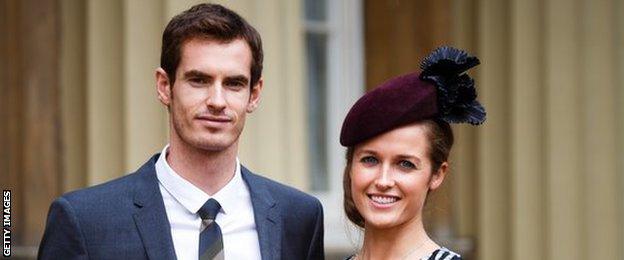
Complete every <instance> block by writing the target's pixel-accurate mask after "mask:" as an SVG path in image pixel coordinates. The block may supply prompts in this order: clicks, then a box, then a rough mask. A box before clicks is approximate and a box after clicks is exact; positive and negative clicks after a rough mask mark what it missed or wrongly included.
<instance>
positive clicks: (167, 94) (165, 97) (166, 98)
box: [156, 68, 172, 107]
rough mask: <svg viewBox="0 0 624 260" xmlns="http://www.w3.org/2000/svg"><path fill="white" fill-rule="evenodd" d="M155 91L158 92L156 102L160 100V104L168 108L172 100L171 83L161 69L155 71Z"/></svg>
mask: <svg viewBox="0 0 624 260" xmlns="http://www.w3.org/2000/svg"><path fill="white" fill-rule="evenodd" d="M156 91H157V92H158V100H160V103H163V105H165V106H166V107H169V105H170V104H171V98H172V96H171V83H170V81H169V76H167V72H165V70H164V69H162V68H158V69H156Z"/></svg>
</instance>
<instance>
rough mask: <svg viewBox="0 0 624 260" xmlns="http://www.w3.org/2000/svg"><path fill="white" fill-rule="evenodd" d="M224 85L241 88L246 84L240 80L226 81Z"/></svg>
mask: <svg viewBox="0 0 624 260" xmlns="http://www.w3.org/2000/svg"><path fill="white" fill-rule="evenodd" d="M225 85H226V86H228V87H234V88H242V87H245V86H246V84H245V83H244V82H241V81H233V82H227V83H226V84H225Z"/></svg>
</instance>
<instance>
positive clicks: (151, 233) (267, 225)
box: [39, 155, 324, 259]
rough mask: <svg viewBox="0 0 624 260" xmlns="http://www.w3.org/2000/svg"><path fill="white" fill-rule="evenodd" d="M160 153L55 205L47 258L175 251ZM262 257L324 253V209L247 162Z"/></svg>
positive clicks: (156, 255) (44, 251)
mask: <svg viewBox="0 0 624 260" xmlns="http://www.w3.org/2000/svg"><path fill="white" fill-rule="evenodd" d="M157 159H158V155H155V156H154V157H152V158H151V159H150V160H149V161H148V162H147V163H145V164H144V165H143V166H142V167H141V168H140V169H139V170H137V171H136V172H134V173H132V174H130V175H127V176H124V177H121V178H119V179H116V180H113V181H110V182H108V183H104V184H101V185H98V186H94V187H91V188H87V189H83V190H79V191H74V192H70V193H68V194H65V195H63V196H61V197H59V198H58V199H56V200H55V201H54V202H53V203H52V205H51V206H50V211H49V213H48V220H47V223H46V229H45V233H44V235H43V239H42V241H41V245H40V247H39V259H175V258H176V255H175V250H174V247H173V241H172V238H171V229H170V225H169V221H168V220H167V214H166V212H165V205H164V203H163V199H162V195H161V193H160V189H159V186H158V179H157V177H156V170H155V168H154V164H155V163H156V160H157ZM241 172H242V176H243V180H244V181H245V182H246V184H247V186H248V187H249V191H250V195H251V202H252V204H253V210H254V217H255V221H256V229H257V232H258V240H259V242H260V251H261V255H262V259H323V258H324V253H323V209H322V207H321V204H320V202H319V201H318V200H317V199H316V198H314V197H312V196H309V195H307V194H305V193H303V192H300V191H297V190H295V189H293V188H290V187H287V186H285V185H282V184H279V183H277V182H274V181H271V180H269V179H267V178H264V177H261V176H258V175H256V174H253V173H252V172H250V171H249V170H247V169H246V168H244V167H241Z"/></svg>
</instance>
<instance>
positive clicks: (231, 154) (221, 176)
mask: <svg viewBox="0 0 624 260" xmlns="http://www.w3.org/2000/svg"><path fill="white" fill-rule="evenodd" d="M237 147H238V146H237V144H232V145H231V146H230V147H228V148H226V149H225V150H223V151H217V152H211V151H205V150H201V149H197V148H195V147H192V146H191V145H188V144H186V143H184V142H181V140H177V141H176V140H171V143H170V144H169V149H168V152H167V157H166V158H167V163H168V164H169V166H170V167H171V168H172V169H173V170H174V171H175V172H176V173H177V174H178V175H180V176H181V177H182V178H184V179H186V180H187V181H189V182H190V183H192V184H193V185H195V186H196V187H198V188H200V189H201V190H202V191H204V192H205V193H206V194H208V195H214V194H215V193H217V191H219V190H220V189H221V188H223V187H224V186H225V185H226V184H227V183H228V182H229V181H230V180H231V179H232V178H233V177H234V171H235V170H236V154H237Z"/></svg>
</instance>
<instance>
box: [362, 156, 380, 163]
mask: <svg viewBox="0 0 624 260" xmlns="http://www.w3.org/2000/svg"><path fill="white" fill-rule="evenodd" d="M360 162H362V163H364V164H376V163H377V162H378V161H377V158H375V157H372V156H365V157H362V159H360Z"/></svg>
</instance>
